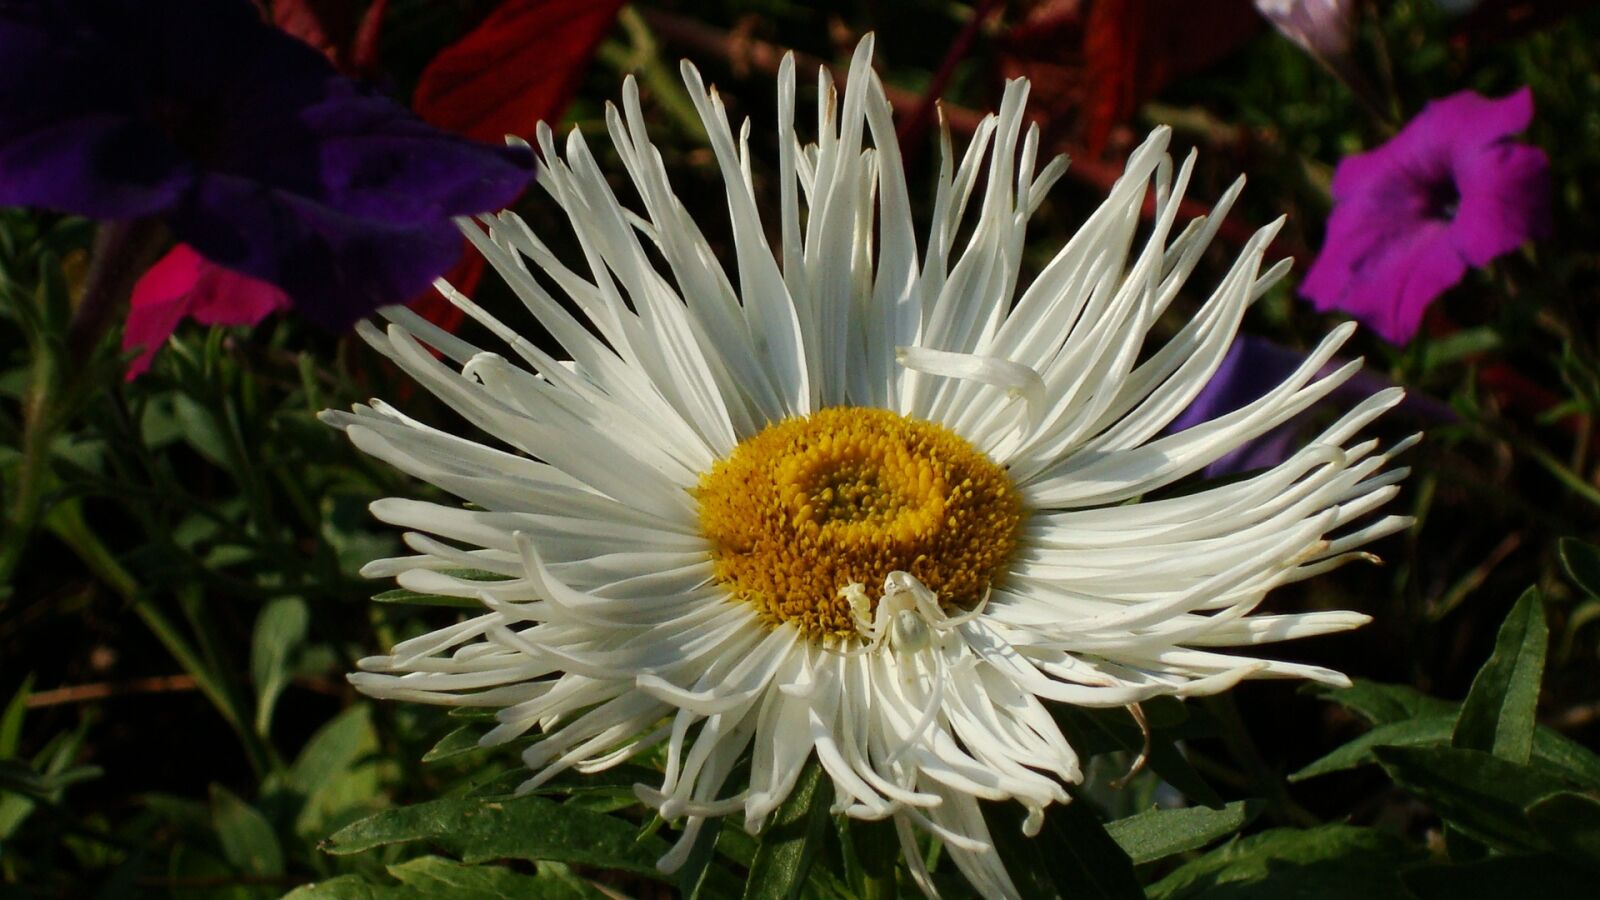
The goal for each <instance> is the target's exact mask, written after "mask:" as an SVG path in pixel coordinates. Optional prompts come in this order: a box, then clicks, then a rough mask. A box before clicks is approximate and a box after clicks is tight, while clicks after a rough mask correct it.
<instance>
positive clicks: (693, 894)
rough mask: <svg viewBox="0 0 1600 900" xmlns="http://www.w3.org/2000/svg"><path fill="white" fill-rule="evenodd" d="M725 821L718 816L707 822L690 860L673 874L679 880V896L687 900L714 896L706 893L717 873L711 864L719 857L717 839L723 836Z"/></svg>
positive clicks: (692, 850)
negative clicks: (707, 886)
mask: <svg viewBox="0 0 1600 900" xmlns="http://www.w3.org/2000/svg"><path fill="white" fill-rule="evenodd" d="M723 819H724V817H723V816H716V817H714V818H710V819H707V820H706V821H705V824H704V825H702V826H701V828H700V833H699V834H698V835H696V836H695V839H694V846H693V847H692V848H690V850H689V857H688V859H686V860H684V863H683V866H682V867H680V868H679V869H678V871H677V872H674V873H673V877H675V878H676V879H678V894H679V895H680V896H682V897H684V898H686V900H697V898H700V897H706V896H712V895H709V894H706V893H705V891H706V885H707V882H708V881H710V880H711V875H712V874H713V873H714V872H716V868H715V867H714V866H712V865H711V863H712V861H713V860H714V859H715V858H716V855H717V850H716V848H717V839H718V838H719V837H720V836H721V835H722V826H723Z"/></svg>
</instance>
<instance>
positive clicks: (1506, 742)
mask: <svg viewBox="0 0 1600 900" xmlns="http://www.w3.org/2000/svg"><path fill="white" fill-rule="evenodd" d="M1549 642H1550V629H1549V627H1548V626H1546V624H1545V619H1544V600H1543V599H1542V598H1541V597H1540V596H1539V592H1538V591H1537V590H1535V589H1533V588H1529V589H1528V590H1527V591H1525V592H1524V593H1523V595H1522V597H1521V598H1519V599H1518V600H1517V603H1516V605H1515V606H1513V607H1512V608H1511V612H1509V613H1507V614H1506V620H1505V623H1504V624H1502V625H1501V626H1500V633H1499V634H1498V635H1497V636H1496V637H1495V642H1494V652H1493V653H1492V654H1490V656H1489V661H1488V662H1486V663H1484V664H1483V668H1482V669H1479V670H1478V675H1477V677H1476V678H1474V679H1473V680H1472V689H1471V690H1470V691H1468V692H1467V699H1466V701H1465V702H1463V703H1462V704H1461V715H1460V717H1459V718H1458V719H1457V720H1456V729H1455V733H1454V734H1453V735H1451V738H1450V743H1451V745H1452V746H1455V747H1460V748H1463V749H1467V750H1483V751H1486V752H1490V753H1493V754H1494V755H1495V756H1498V757H1500V758H1501V759H1504V760H1508V761H1510V762H1514V763H1525V762H1527V761H1528V759H1529V758H1530V757H1531V756H1532V754H1533V732H1534V728H1535V726H1536V725H1537V723H1536V722H1535V721H1534V711H1535V708H1536V707H1537V706H1538V705H1539V682H1540V679H1541V678H1543V676H1544V654H1545V647H1546V645H1547V644H1549Z"/></svg>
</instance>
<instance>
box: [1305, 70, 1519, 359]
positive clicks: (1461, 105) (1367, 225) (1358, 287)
mask: <svg viewBox="0 0 1600 900" xmlns="http://www.w3.org/2000/svg"><path fill="white" fill-rule="evenodd" d="M1532 116H1533V97H1532V94H1531V93H1530V92H1529V91H1528V90H1527V89H1526V88H1524V89H1523V90H1521V91H1518V92H1516V93H1514V94H1512V95H1510V96H1508V97H1505V98H1502V99H1498V100H1495V99H1490V98H1487V97H1482V96H1479V95H1477V94H1474V93H1472V92H1470V91H1463V92H1461V93H1459V94H1455V95H1453V96H1450V97H1447V98H1445V99H1443V100H1437V101H1434V102H1433V103H1430V104H1428V106H1427V107H1426V108H1425V109H1424V110H1423V111H1422V112H1421V113H1420V114H1419V115H1418V116H1417V117H1416V118H1415V119H1413V120H1411V122H1409V123H1408V124H1407V125H1406V127H1405V128H1403V129H1401V131H1400V133H1399V134H1397V135H1395V137H1394V138H1393V139H1392V140H1390V141H1389V142H1388V143H1386V144H1384V145H1383V146H1381V147H1378V148H1376V149H1374V150H1371V151H1368V152H1366V153H1361V154H1358V155H1355V156H1351V157H1348V158H1346V159H1344V160H1342V161H1341V162H1340V163H1339V167H1338V169H1337V171H1335V173H1334V179H1333V197H1334V209H1333V214H1332V215H1331V216H1330V217H1329V218H1328V232H1327V237H1326V239H1325V240H1324V242H1323V246H1322V250H1321V251H1320V252H1319V253H1318V254H1317V258H1316V260H1315V261H1314V262H1313V263H1312V265H1311V269H1310V270H1309V271H1308V272H1307V273H1306V278H1305V281H1304V282H1303V283H1302V284H1301V286H1300V293H1301V294H1302V295H1303V296H1305V297H1307V298H1309V299H1311V300H1312V301H1313V302H1314V303H1315V305H1316V307H1317V308H1318V309H1320V310H1323V311H1327V310H1333V309H1338V310H1342V311H1344V312H1346V313H1349V314H1350V315H1352V316H1354V317H1356V318H1357V319H1360V320H1361V321H1363V322H1365V323H1366V324H1367V325H1369V326H1371V327H1372V328H1373V329H1374V330H1376V331H1377V332H1378V333H1379V334H1380V335H1382V336H1383V337H1384V338H1385V339H1386V340H1388V341H1390V342H1391V343H1395V344H1404V343H1406V342H1407V341H1409V340H1410V339H1411V337H1412V336H1413V335H1415V334H1416V331H1417V329H1418V327H1419V326H1420V324H1421V322H1422V316H1423V313H1424V312H1425V311H1426V309H1427V307H1428V305H1429V304H1430V303H1432V302H1433V300H1434V299H1435V298H1437V297H1438V296H1439V294H1441V293H1443V292H1444V291H1445V290H1447V289H1448V288H1450V287H1451V286H1453V285H1455V284H1456V283H1457V282H1459V281H1460V280H1461V277H1462V276H1463V275H1464V274H1465V273H1466V270H1467V268H1468V267H1469V266H1481V265H1484V264H1486V263H1487V262H1489V261H1490V260H1491V259H1493V258H1495V257H1496V256H1499V255H1501V254H1503V253H1507V252H1509V251H1511V250H1513V249H1515V248H1517V247H1518V246H1520V245H1521V244H1522V243H1523V242H1524V241H1526V240H1528V239H1529V238H1530V237H1539V236H1542V235H1544V234H1545V233H1547V232H1548V230H1549V217H1550V203H1549V182H1548V172H1547V169H1548V161H1547V160H1546V158H1545V156H1544V153H1543V152H1542V151H1540V150H1538V149H1537V148H1533V147H1529V146H1526V145H1523V144H1517V143H1514V142H1512V141H1511V140H1509V138H1510V136H1511V135H1513V134H1515V133H1516V132H1518V131H1521V130H1522V129H1524V128H1526V127H1527V125H1528V123H1529V121H1530V120H1531V119H1532Z"/></svg>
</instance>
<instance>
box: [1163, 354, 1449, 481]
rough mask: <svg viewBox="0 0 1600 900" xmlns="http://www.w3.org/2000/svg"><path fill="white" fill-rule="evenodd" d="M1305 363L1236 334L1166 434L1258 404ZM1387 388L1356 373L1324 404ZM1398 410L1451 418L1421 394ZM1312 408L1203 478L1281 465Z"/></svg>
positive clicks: (1332, 367) (1331, 365) (1336, 362)
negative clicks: (1208, 377)
mask: <svg viewBox="0 0 1600 900" xmlns="http://www.w3.org/2000/svg"><path fill="white" fill-rule="evenodd" d="M1305 361H1306V355H1305V354H1304V353H1301V352H1300V351H1298V350H1290V349H1289V348H1287V347H1283V346H1280V345H1278V344H1275V343H1273V342H1272V341H1269V340H1267V339H1266V338H1260V337H1256V336H1255V335H1253V334H1241V335H1239V336H1238V337H1236V338H1234V341H1233V345H1232V346H1230V347H1229V348H1228V353H1227V355H1226V356H1224V357H1223V358H1222V364H1221V365H1219V366H1218V367H1217V371H1216V373H1215V374H1213V375H1212V376H1211V380H1210V381H1208V382H1206V386H1205V387H1204V388H1201V390H1200V393H1199V395H1198V396H1196V397H1195V398H1194V401H1193V402H1192V403H1190V404H1189V407H1188V408H1187V409H1185V410H1184V411H1183V412H1182V413H1180V414H1179V415H1178V417H1177V418H1176V419H1174V420H1172V423H1171V424H1169V425H1168V426H1167V427H1166V429H1165V431H1166V433H1169V434H1170V433H1174V432H1178V431H1183V430H1184V429H1186V428H1193V427H1194V426H1196V425H1201V424H1204V423H1206V422H1209V421H1211V420H1212V419H1215V418H1218V417H1219V416H1225V415H1227V414H1228V413H1231V412H1233V411H1235V410H1237V409H1241V408H1243V407H1245V406H1246V405H1248V404H1250V403H1253V402H1255V401H1256V400H1259V399H1261V398H1262V397H1263V396H1265V395H1266V394H1267V392H1268V391H1270V390H1272V389H1273V388H1275V387H1277V386H1278V385H1279V384H1281V383H1283V380H1284V379H1286V378H1288V377H1289V375H1290V374H1292V373H1293V372H1294V371H1295V370H1296V369H1298V368H1300V366H1301V364H1302V363H1304V362H1305ZM1344 365H1345V360H1342V359H1333V360H1331V361H1329V362H1328V364H1327V365H1325V366H1323V367H1322V368H1321V369H1320V370H1318V372H1317V377H1318V378H1321V377H1324V376H1326V375H1329V374H1331V373H1332V372H1334V371H1336V370H1337V369H1339V368H1340V367H1342V366H1344ZM1391 386H1392V385H1391V384H1390V383H1389V382H1388V381H1387V380H1385V379H1384V378H1382V377H1381V376H1378V375H1374V374H1372V373H1370V372H1366V371H1359V372H1356V373H1355V374H1354V375H1352V376H1350V379H1349V380H1348V381H1346V382H1344V383H1343V384H1341V385H1339V386H1338V387H1336V388H1334V389H1333V393H1332V394H1330V395H1329V396H1328V398H1327V399H1326V400H1325V401H1324V402H1329V401H1332V405H1343V404H1347V403H1353V402H1357V401H1360V400H1362V399H1365V398H1367V397H1370V396H1371V395H1373V394H1375V393H1377V392H1378V391H1381V390H1384V389H1385V388H1388V387H1391ZM1400 408H1401V409H1402V410H1407V411H1409V412H1410V414H1411V415H1412V417H1413V418H1415V419H1420V420H1423V421H1435V422H1442V421H1450V420H1453V419H1454V418H1455V414H1454V413H1453V412H1451V410H1450V408H1449V407H1448V406H1445V405H1444V404H1442V403H1440V402H1439V401H1438V400H1435V399H1433V398H1431V397H1428V396H1426V395H1423V394H1417V393H1411V394H1408V395H1407V396H1406V399H1405V400H1404V401H1402V402H1401V404H1400ZM1315 409H1316V407H1313V408H1312V410H1308V411H1307V412H1305V413H1302V414H1300V415H1299V416H1296V417H1295V418H1294V419H1292V420H1290V421H1288V422H1285V423H1284V424H1282V425H1280V426H1278V427H1277V428H1274V429H1272V430H1271V431H1269V432H1267V433H1266V434H1263V435H1261V436H1260V437H1258V438H1256V439H1255V440H1252V441H1247V442H1245V443H1244V444H1243V445H1241V446H1239V447H1238V448H1236V449H1234V450H1232V451H1230V452H1229V453H1227V454H1226V455H1224V456H1222V457H1220V458H1218V459H1217V460H1216V461H1215V462H1213V463H1211V464H1210V465H1209V466H1206V468H1205V472H1204V474H1205V475H1206V476H1207V477H1211V478H1215V477H1219V476H1223V475H1233V474H1237V473H1240V472H1250V471H1254V470H1256V469H1267V468H1271V467H1272V466H1275V465H1277V464H1278V463H1281V462H1283V461H1284V460H1286V459H1288V458H1289V455H1290V454H1291V453H1292V452H1294V450H1295V449H1296V448H1298V447H1299V446H1301V444H1302V442H1301V441H1300V440H1299V434H1298V433H1299V432H1300V431H1301V429H1302V428H1304V427H1305V426H1306V424H1307V422H1308V420H1309V419H1310V418H1311V417H1312V416H1313V415H1314V414H1315Z"/></svg>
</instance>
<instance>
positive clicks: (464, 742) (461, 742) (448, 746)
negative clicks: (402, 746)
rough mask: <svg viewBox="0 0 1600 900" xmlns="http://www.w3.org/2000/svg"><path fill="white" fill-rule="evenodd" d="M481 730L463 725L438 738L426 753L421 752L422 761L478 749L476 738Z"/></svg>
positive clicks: (433, 760) (430, 760) (432, 760)
mask: <svg viewBox="0 0 1600 900" xmlns="http://www.w3.org/2000/svg"><path fill="white" fill-rule="evenodd" d="M482 734H483V732H482V731H480V730H479V729H477V728H474V727H473V726H471V725H463V726H461V727H460V728H457V729H456V730H454V731H452V732H450V733H449V734H447V735H445V736H444V737H442V738H440V739H439V743H437V744H434V745H433V747H432V748H430V749H429V750H428V752H427V753H424V754H422V761H423V762H438V761H439V760H441V759H449V758H451V757H452V756H460V755H461V754H463V753H471V752H472V751H474V750H477V749H478V738H479V737H480V736H482Z"/></svg>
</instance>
